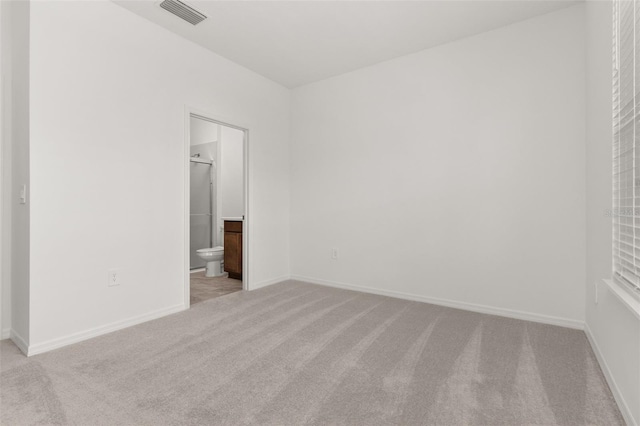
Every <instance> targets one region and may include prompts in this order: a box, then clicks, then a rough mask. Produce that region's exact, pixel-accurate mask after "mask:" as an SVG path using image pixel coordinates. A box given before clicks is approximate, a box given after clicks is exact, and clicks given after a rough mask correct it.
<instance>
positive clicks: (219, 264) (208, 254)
mask: <svg viewBox="0 0 640 426" xmlns="http://www.w3.org/2000/svg"><path fill="white" fill-rule="evenodd" d="M196 253H198V256H200V259H202V260H204V261H205V262H207V270H206V272H205V274H204V275H205V276H206V277H219V276H221V275H223V274H224V262H223V259H224V247H220V246H218V247H213V248H203V249H200V250H196Z"/></svg>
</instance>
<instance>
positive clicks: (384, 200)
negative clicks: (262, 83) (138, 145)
mask: <svg viewBox="0 0 640 426" xmlns="http://www.w3.org/2000/svg"><path fill="white" fill-rule="evenodd" d="M584 61H585V46H584V7H583V6H576V7H571V8H568V9H564V10H561V11H559V12H555V13H551V14H548V15H544V16H541V17H538V18H534V19H531V20H528V21H524V22H521V23H518V24H515V25H511V26H508V27H505V28H502V29H498V30H495V31H492V32H489V33H484V34H480V35H477V36H474V37H471V38H468V39H465V40H462V41H459V42H455V43H451V44H447V45H443V46H440V47H437V48H434V49H431V50H426V51H423V52H420V53H417V54H413V55H409V56H405V57H402V58H399V59H395V60H392V61H389V62H385V63H382V64H378V65H375V66H372V67H369V68H365V69H362V70H359V71H355V72H352V73H349V74H345V75H342V76H339V77H336V78H332V79H329V80H325V81H322V82H319V83H315V84H311V85H308V86H304V87H301V88H298V89H295V90H294V91H293V95H292V168H291V173H292V176H291V182H292V184H291V185H292V186H291V188H292V218H291V220H292V225H291V235H292V239H291V253H292V272H293V275H294V277H296V278H300V279H306V280H311V281H320V282H325V283H329V284H334V285H336V284H337V285H340V284H348V285H355V286H361V287H363V288H365V289H369V290H376V291H383V292H386V293H390V292H391V293H392V292H396V293H402V294H405V295H412V296H417V297H420V298H423V299H426V300H429V299H433V298H436V299H445V300H449V301H455V302H456V303H459V302H462V303H466V304H470V305H467V307H471V308H478V306H477V305H483V306H486V307H490V308H491V309H489V310H492V309H493V308H495V309H496V310H497V311H498V312H505V311H508V312H507V313H509V314H514V312H513V311H516V313H518V312H519V313H530V314H531V315H529V314H524V316H525V317H531V318H537V319H540V320H544V321H550V322H555V323H561V324H567V325H574V326H580V325H581V322H582V321H583V320H584V281H585V232H584V230H585V170H584V169H585V153H584V126H585V121H584V120H585V116H584V114H585V112H584V102H585V75H584V74H585V70H584V63H585V62H584ZM332 247H336V248H338V249H339V258H338V260H332V259H331V258H330V249H331V248H332ZM482 309H485V308H482Z"/></svg>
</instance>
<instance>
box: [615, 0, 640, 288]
mask: <svg viewBox="0 0 640 426" xmlns="http://www.w3.org/2000/svg"><path fill="white" fill-rule="evenodd" d="M612 216H613V241H614V242H613V245H614V247H613V264H614V271H613V272H614V279H616V281H618V282H620V283H622V284H624V285H625V286H626V287H627V288H629V289H630V290H631V291H632V292H633V293H634V294H635V295H637V296H638V295H640V7H639V6H638V5H636V0H614V1H613V215H612Z"/></svg>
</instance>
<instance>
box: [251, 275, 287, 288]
mask: <svg viewBox="0 0 640 426" xmlns="http://www.w3.org/2000/svg"><path fill="white" fill-rule="evenodd" d="M289 279H291V277H290V276H289V275H283V276H281V277H278V278H273V279H270V280H265V281H260V282H258V283H252V284H251V288H249V290H257V289H259V288H262V287H267V286H270V285H273V284H278V283H281V282H282V281H287V280H289Z"/></svg>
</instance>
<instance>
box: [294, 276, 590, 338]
mask: <svg viewBox="0 0 640 426" xmlns="http://www.w3.org/2000/svg"><path fill="white" fill-rule="evenodd" d="M291 279H292V280H297V281H304V282H308V283H311V284H319V285H324V286H327V287H336V288H342V289H345V290H354V291H360V292H363V293H371V294H378V295H380V296H389V297H395V298H397V299H405V300H413V301H416V302H424V303H431V304H433V305H440V306H447V307H449V308H456V309H463V310H465V311H472V312H479V313H481V314H490V315H498V316H501V317H507V318H515V319H520V320H525V321H533V322H539V323H542V324H550V325H557V326H560V327H567V328H574V329H577V330H583V329H584V322H583V321H579V320H573V319H569V318H560V317H554V316H550V315H542V314H535V313H532V312H524V311H516V310H513V309H506V308H496V307H493V306H486V305H479V304H475V303H468V302H459V301H456V300H448V299H439V298H436V297H428V296H421V295H417V294H411V293H402V292H399V291H392V290H382V289H377V288H370V287H364V286H359V285H354V284H346V283H340V282H336V281H328V280H322V279H316V278H310V277H303V276H300V275H292V276H291Z"/></svg>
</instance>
